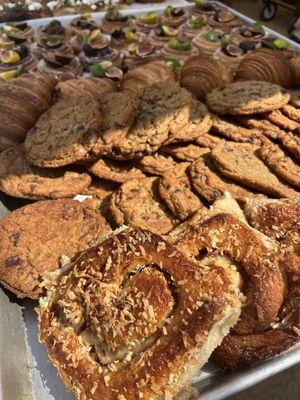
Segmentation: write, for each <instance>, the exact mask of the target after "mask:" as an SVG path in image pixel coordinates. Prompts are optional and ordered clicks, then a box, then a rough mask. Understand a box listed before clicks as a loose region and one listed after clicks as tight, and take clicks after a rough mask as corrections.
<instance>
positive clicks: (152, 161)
mask: <svg viewBox="0 0 300 400" xmlns="http://www.w3.org/2000/svg"><path fill="white" fill-rule="evenodd" d="M136 165H137V166H138V167H139V168H140V169H141V170H142V171H144V172H146V173H148V174H151V175H158V176H159V175H163V173H164V172H166V171H167V170H169V169H170V168H173V167H175V165H177V163H176V161H174V159H173V158H172V157H167V156H163V155H162V154H158V153H155V154H153V156H145V157H143V158H141V159H139V160H138V161H137V162H136Z"/></svg>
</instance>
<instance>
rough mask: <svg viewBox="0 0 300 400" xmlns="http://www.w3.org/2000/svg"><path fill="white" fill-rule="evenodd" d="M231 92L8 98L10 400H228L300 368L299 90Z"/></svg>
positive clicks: (151, 72) (3, 228)
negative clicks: (295, 367) (286, 372)
mask: <svg viewBox="0 0 300 400" xmlns="http://www.w3.org/2000/svg"><path fill="white" fill-rule="evenodd" d="M263 52H264V53H263V54H264V55H265V57H267V56H268V57H274V51H273V50H268V51H267V52H266V51H265V50H264V51H263ZM259 54H261V53H259ZM275 54H276V55H277V56H276V57H278V53H277V52H276V51H275ZM259 60H260V58H259V59H258V63H259ZM276 60H277V58H276ZM278 60H279V61H280V62H283V61H282V60H285V58H281V57H279V58H278ZM278 60H277V61H278ZM195 61H196V66H197V68H196V69H195ZM276 65H277V64H274V63H273V64H272V65H271V63H265V62H264V63H263V64H262V67H261V71H262V72H264V76H265V74H267V76H269V74H270V77H272V79H274V80H276V79H277V80H278V79H283V78H282V77H281V78H280V76H281V75H280V73H279V72H280V71H282V70H281V69H276V68H275V66H276ZM280 65H281V67H282V65H286V64H280ZM288 65H289V69H288V70H287V72H286V73H289V74H294V72H293V68H292V66H293V65H294V64H292V65H290V64H288ZM189 68H190V69H191V70H192V71H194V72H193V74H196V77H197V80H196V82H194V84H193V85H190V83H191V82H190V80H188V81H186V79H184V78H185V77H188V78H189V77H190V75H191V74H190V73H187V71H188V70H189ZM207 71H210V77H211V79H210V80H208V79H207V76H208V75H207ZM286 73H285V74H284V75H285V76H284V79H286ZM272 74H273V75H272ZM176 79H177V80H176ZM231 81H232V75H231V74H230V73H228V66H227V65H225V64H223V63H220V62H218V61H217V60H214V59H210V58H208V59H207V58H203V56H197V57H196V58H195V57H192V58H191V59H190V61H189V62H187V63H186V64H185V67H184V68H183V70H182V71H181V76H180V78H179V81H178V75H177V74H174V72H173V71H172V69H170V68H169V67H168V66H167V65H166V64H165V63H162V62H159V61H153V62H151V63H150V64H147V65H143V66H141V67H139V68H136V69H134V70H132V71H131V72H128V73H127V74H126V75H125V76H124V78H123V80H122V83H121V85H120V83H119V82H118V81H113V80H109V79H107V78H102V79H99V78H91V77H89V78H80V79H71V80H67V81H64V82H57V81H56V80H55V79H54V78H53V77H51V75H39V74H32V75H24V76H20V77H18V78H16V79H13V80H11V81H9V82H6V83H3V84H2V85H1V86H0V96H1V98H2V104H3V106H2V107H1V108H0V125H1V130H0V133H1V134H0V140H1V141H0V143H1V150H2V152H1V154H0V190H1V192H2V195H1V201H2V203H1V204H2V206H1V215H2V216H3V218H2V219H1V220H0V248H1V251H0V281H1V284H2V287H3V288H4V289H3V291H2V289H1V302H0V307H1V314H0V315H1V324H0V329H1V335H0V337H1V376H0V377H1V391H2V398H3V399H5V400H7V399H9V400H10V399H11V398H14V399H24V398H30V399H31V398H32V399H39V398H43V399H45V400H48V399H49V400H50V399H52V400H53V399H55V400H57V399H64V400H66V399H73V398H74V395H73V394H72V393H69V394H67V392H66V390H71V391H72V392H75V393H76V394H77V396H78V398H81V399H82V398H83V399H84V398H88V399H95V400H96V399H100V398H101V399H123V400H124V398H125V399H139V398H145V399H161V398H167V399H171V398H178V396H179V398H182V396H184V397H183V398H190V397H191V396H194V398H195V397H196V398H198V394H197V393H195V390H198V391H199V393H200V394H199V396H200V398H201V399H221V398H224V397H226V396H227V395H229V394H231V393H234V392H237V391H239V390H241V389H242V388H245V387H247V386H249V385H252V384H254V383H256V382H258V381H259V380H261V379H265V378H266V377H268V376H270V375H272V374H274V373H276V372H278V371H280V370H282V369H285V368H288V367H289V366H291V365H294V364H296V363H298V362H299V361H300V348H299V339H300V336H299V328H300V326H299V275H300V273H299V240H300V235H299V211H300V202H299V186H300V182H299V176H300V174H299V169H300V166H299V157H300V145H299V112H300V104H299V91H297V90H296V89H293V88H292V89H290V90H289V91H287V90H286V89H283V88H282V87H280V86H279V85H277V84H274V83H271V82H263V81H235V82H231ZM180 84H181V85H180ZM185 87H187V88H189V89H190V90H191V91H192V92H193V93H194V94H195V96H192V94H191V92H190V91H189V90H187V89H186V88H185ZM8 101H9V103H8ZM6 104H9V105H10V107H9V109H7V108H6V107H5V105H6ZM12 110H14V112H12ZM73 198H75V200H73ZM78 200H80V201H78ZM9 211H11V212H9ZM15 296H16V297H15ZM38 300H39V302H38ZM35 308H36V310H34V309H35ZM38 337H39V339H40V341H41V343H39V342H38ZM8 348H9V349H10V350H9V351H7V349H8ZM2 355H3V357H2ZM48 357H49V359H50V360H51V362H50V361H49V359H48ZM208 360H209V362H207V361H208ZM51 363H52V364H53V365H54V366H55V367H53V366H51ZM55 368H57V371H58V373H59V375H60V377H61V379H62V380H61V379H60V378H59V377H58V376H56V369H55ZM8 377H9V378H8ZM62 381H63V382H64V384H65V388H66V389H65V388H64V385H63V384H62ZM16 382H17V384H16ZM190 384H192V385H191V386H190ZM180 396H181V397H180Z"/></svg>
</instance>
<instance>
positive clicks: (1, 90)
mask: <svg viewBox="0 0 300 400" xmlns="http://www.w3.org/2000/svg"><path fill="white" fill-rule="evenodd" d="M55 84H56V81H55V80H54V79H53V78H52V77H51V76H46V75H43V76H42V75H39V74H31V75H24V76H22V77H19V78H16V79H13V80H12V81H9V82H5V83H2V84H1V85H0V99H1V108H0V138H4V139H5V138H6V139H7V140H5V141H4V140H0V143H1V142H2V146H1V145H0V146H1V147H2V149H1V150H4V148H6V147H9V146H12V145H13V144H17V143H21V142H22V141H23V140H24V139H25V136H26V134H27V132H28V130H29V129H30V128H31V127H32V126H33V125H34V124H35V122H36V121H37V119H38V118H39V116H40V115H41V114H42V113H44V112H45V111H46V110H47V109H48V108H49V107H50V105H51V101H52V94H53V90H54V86H55ZM25 99H26V101H25ZM5 142H6V143H7V146H4V145H3V143H5ZM1 147H0V148H1Z"/></svg>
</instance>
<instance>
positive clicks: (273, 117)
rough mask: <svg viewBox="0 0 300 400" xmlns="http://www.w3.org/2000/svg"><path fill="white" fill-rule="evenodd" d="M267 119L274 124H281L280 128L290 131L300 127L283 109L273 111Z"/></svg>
mask: <svg viewBox="0 0 300 400" xmlns="http://www.w3.org/2000/svg"><path fill="white" fill-rule="evenodd" d="M266 119H267V120H268V121H270V122H271V123H272V124H274V125H277V126H279V128H281V129H286V130H288V131H294V130H295V129H297V128H298V127H299V124H298V122H296V121H294V120H293V119H290V118H288V117H287V116H285V115H284V114H283V113H282V112H281V110H275V111H271V112H270V113H268V114H267V115H266Z"/></svg>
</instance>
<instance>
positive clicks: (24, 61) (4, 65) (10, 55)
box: [0, 44, 38, 73]
mask: <svg viewBox="0 0 300 400" xmlns="http://www.w3.org/2000/svg"><path fill="white" fill-rule="evenodd" d="M37 61H38V60H37V59H36V57H34V55H32V54H30V51H29V49H28V47H27V46H26V45H25V44H21V45H19V46H16V47H14V49H13V50H4V51H2V52H0V73H3V72H13V71H16V70H17V71H19V72H20V73H21V72H29V71H35V70H36V65H37Z"/></svg>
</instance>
